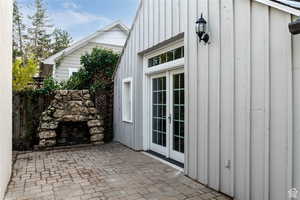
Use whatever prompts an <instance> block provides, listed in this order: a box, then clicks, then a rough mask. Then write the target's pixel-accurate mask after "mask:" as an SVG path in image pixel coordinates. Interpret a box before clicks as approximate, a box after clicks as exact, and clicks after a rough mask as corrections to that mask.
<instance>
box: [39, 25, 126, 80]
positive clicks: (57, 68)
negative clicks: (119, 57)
mask: <svg viewBox="0 0 300 200" xmlns="http://www.w3.org/2000/svg"><path fill="white" fill-rule="evenodd" d="M128 32H129V29H128V28H127V26H126V25H124V24H123V23H121V22H120V21H116V22H114V23H112V24H110V25H108V26H106V27H104V28H103V29H101V30H98V31H96V32H95V33H93V34H91V35H89V36H87V37H85V38H83V39H81V40H79V41H77V42H75V43H73V44H72V45H71V46H70V47H69V48H67V49H65V50H63V51H61V52H58V53H57V54H55V55H53V56H51V57H49V58H47V59H45V60H44V61H43V62H42V63H43V65H42V69H41V71H42V73H41V76H47V75H49V73H52V76H53V77H54V79H56V80H57V81H65V80H67V79H68V78H69V77H70V76H71V75H72V74H73V73H75V72H77V71H78V70H79V69H80V67H81V64H80V57H81V56H82V55H84V54H85V53H90V52H91V51H92V49H93V48H95V47H99V48H106V49H111V50H113V51H115V52H121V51H122V48H123V45H124V43H125V41H126V38H127V36H128Z"/></svg>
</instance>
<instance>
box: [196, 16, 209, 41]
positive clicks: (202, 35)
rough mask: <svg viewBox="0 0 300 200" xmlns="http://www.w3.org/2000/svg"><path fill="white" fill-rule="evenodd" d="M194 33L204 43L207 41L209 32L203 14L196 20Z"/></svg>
mask: <svg viewBox="0 0 300 200" xmlns="http://www.w3.org/2000/svg"><path fill="white" fill-rule="evenodd" d="M196 33H197V35H198V37H199V41H200V42H201V41H203V42H204V43H205V44H207V43H208V41H209V34H208V33H207V22H206V20H205V19H204V18H203V14H201V17H200V18H199V19H198V20H197V21H196Z"/></svg>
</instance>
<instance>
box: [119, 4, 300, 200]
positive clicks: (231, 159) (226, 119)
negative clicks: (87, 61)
mask: <svg viewBox="0 0 300 200" xmlns="http://www.w3.org/2000/svg"><path fill="white" fill-rule="evenodd" d="M299 8H300V7H299V2H298V1H295V0H276V1H275V0H274V1H273V0H143V1H141V3H140V6H139V9H138V12H137V15H136V18H135V21H134V23H133V26H132V29H131V32H130V34H129V37H128V39H127V42H126V44H125V47H124V50H123V53H122V56H121V59H120V62H119V65H118V68H117V70H116V72H115V76H114V81H115V94H114V136H115V138H114V139H115V141H119V142H121V143H123V144H125V145H127V146H129V147H131V148H133V149H135V150H144V151H150V152H155V153H158V154H160V155H162V156H164V157H165V158H168V159H172V160H175V161H177V162H179V163H181V166H182V165H184V167H183V168H184V172H185V173H186V175H188V176H189V177H191V178H192V179H195V180H197V181H199V182H201V183H203V184H205V185H207V186H208V187H211V188H213V189H215V190H217V191H221V192H223V193H225V194H227V195H229V196H231V197H234V198H235V199H238V200H287V199H289V196H288V194H289V193H288V191H289V190H290V189H292V188H297V189H298V190H299V191H300V156H299V155H300V35H292V34H291V33H290V32H289V28H288V25H289V23H290V22H292V21H294V20H296V17H297V16H300V9H299ZM201 14H203V18H204V20H206V22H207V24H206V25H205V24H204V23H201V24H203V25H204V26H203V27H206V28H207V30H206V31H205V30H204V32H203V33H207V34H208V36H209V42H208V43H207V44H205V42H204V41H201V43H200V42H199V37H198V35H197V34H196V30H195V27H196V21H197V20H198V19H199V18H200V16H201ZM199 22H201V21H199ZM202 22H203V20H202ZM197 30H202V29H201V27H200V29H197ZM199 35H200V36H201V39H204V40H205V39H207V35H205V34H202V32H201V34H200V32H199ZM299 198H300V197H299Z"/></svg>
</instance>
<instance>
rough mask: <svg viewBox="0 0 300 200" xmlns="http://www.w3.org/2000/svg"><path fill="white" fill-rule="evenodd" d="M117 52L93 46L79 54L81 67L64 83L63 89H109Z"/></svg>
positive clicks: (116, 60) (117, 57)
mask: <svg viewBox="0 0 300 200" xmlns="http://www.w3.org/2000/svg"><path fill="white" fill-rule="evenodd" d="M118 59H119V54H116V53H114V52H113V51H111V50H106V49H101V48H94V49H93V50H92V52H91V53H87V54H85V55H84V56H81V64H82V65H83V67H82V68H81V69H80V70H79V71H78V72H77V73H76V74H74V75H72V76H71V77H70V79H69V80H68V81H67V82H66V83H65V84H64V88H65V89H79V90H80V89H90V90H92V91H95V90H96V89H98V88H101V89H111V87H112V83H113V80H112V74H113V72H114V70H115V67H116V64H117V62H118Z"/></svg>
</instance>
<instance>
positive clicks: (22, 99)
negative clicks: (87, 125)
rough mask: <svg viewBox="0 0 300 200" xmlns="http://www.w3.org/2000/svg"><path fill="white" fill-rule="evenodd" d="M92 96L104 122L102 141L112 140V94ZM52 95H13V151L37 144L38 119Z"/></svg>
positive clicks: (28, 148) (98, 93) (108, 92)
mask: <svg viewBox="0 0 300 200" xmlns="http://www.w3.org/2000/svg"><path fill="white" fill-rule="evenodd" d="M92 96H93V99H94V102H95V106H96V108H97V109H98V110H99V111H100V114H101V116H103V120H104V131H105V132H104V134H105V137H104V141H105V142H109V141H111V140H112V138H113V92H112V91H102V90H98V91H96V92H95V94H94V95H92ZM52 99H53V97H52V95H45V94H36V93H32V92H15V93H14V94H13V149H14V150H19V151H22V150H31V149H33V147H34V145H37V144H38V137H37V128H38V125H39V118H40V116H41V114H42V112H43V111H45V110H46V109H47V107H48V106H49V104H50V102H51V100H52Z"/></svg>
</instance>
